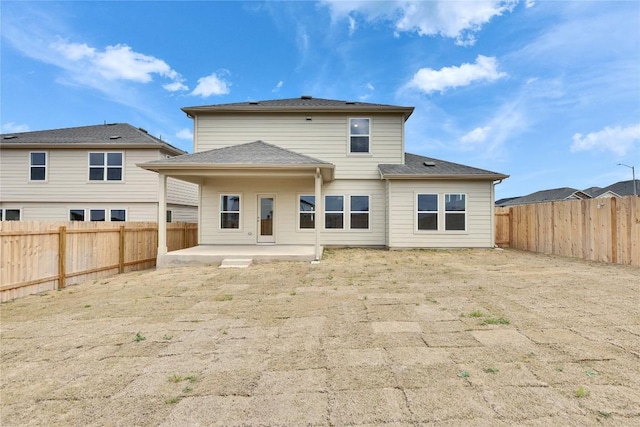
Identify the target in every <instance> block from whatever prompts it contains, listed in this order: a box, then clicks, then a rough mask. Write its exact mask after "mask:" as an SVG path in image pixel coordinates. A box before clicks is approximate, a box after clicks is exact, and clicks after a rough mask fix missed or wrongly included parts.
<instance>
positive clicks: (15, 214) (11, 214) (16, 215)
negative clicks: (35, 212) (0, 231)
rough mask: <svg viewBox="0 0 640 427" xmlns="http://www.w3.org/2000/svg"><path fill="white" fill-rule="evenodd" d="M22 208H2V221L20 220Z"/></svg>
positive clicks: (0, 216)
mask: <svg viewBox="0 0 640 427" xmlns="http://www.w3.org/2000/svg"><path fill="white" fill-rule="evenodd" d="M20 214H21V212H20V209H0V221H20V217H21V215H20Z"/></svg>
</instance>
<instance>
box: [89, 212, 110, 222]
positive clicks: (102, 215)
mask: <svg viewBox="0 0 640 427" xmlns="http://www.w3.org/2000/svg"><path fill="white" fill-rule="evenodd" d="M106 220H107V217H106V211H105V210H104V209H91V210H90V211H89V221H106Z"/></svg>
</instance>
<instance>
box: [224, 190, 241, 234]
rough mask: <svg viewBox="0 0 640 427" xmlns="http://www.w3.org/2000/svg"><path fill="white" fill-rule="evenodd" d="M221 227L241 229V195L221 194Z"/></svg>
mask: <svg viewBox="0 0 640 427" xmlns="http://www.w3.org/2000/svg"><path fill="white" fill-rule="evenodd" d="M220 228H222V229H232V230H234V229H235V230H239V229H240V195H238V194H227V195H221V196H220Z"/></svg>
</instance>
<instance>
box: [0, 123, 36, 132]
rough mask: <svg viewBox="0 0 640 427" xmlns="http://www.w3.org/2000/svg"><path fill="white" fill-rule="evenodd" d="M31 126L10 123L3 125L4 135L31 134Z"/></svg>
mask: <svg viewBox="0 0 640 427" xmlns="http://www.w3.org/2000/svg"><path fill="white" fill-rule="evenodd" d="M29 130H30V129H29V126H27V125H20V124H18V123H13V122H8V123H5V124H3V125H2V132H3V133H19V132H29Z"/></svg>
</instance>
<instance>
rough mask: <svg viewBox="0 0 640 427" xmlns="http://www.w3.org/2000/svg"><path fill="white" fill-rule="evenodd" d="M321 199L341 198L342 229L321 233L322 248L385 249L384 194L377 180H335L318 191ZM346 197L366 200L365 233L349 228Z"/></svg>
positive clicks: (382, 185) (348, 201)
mask: <svg viewBox="0 0 640 427" xmlns="http://www.w3.org/2000/svg"><path fill="white" fill-rule="evenodd" d="M322 192H323V194H324V195H336V196H345V199H344V229H341V230H324V231H323V232H322V235H321V242H322V244H323V245H324V246H384V245H385V194H384V181H381V180H379V179H378V180H336V181H333V182H331V183H328V184H327V185H325V186H324V187H323V188H322ZM349 196H369V229H368V230H351V229H350V228H349V225H350V218H349V203H350V200H349V199H350V197H349Z"/></svg>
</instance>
